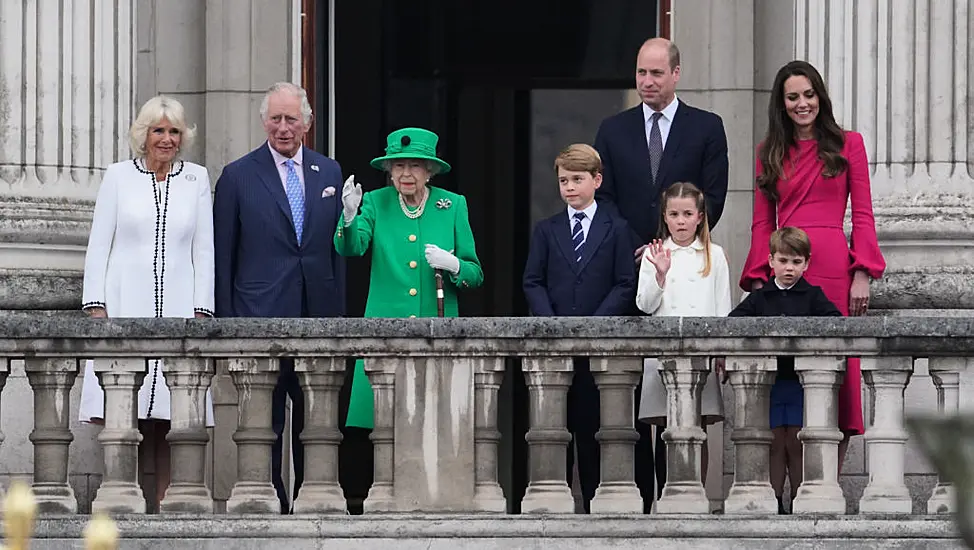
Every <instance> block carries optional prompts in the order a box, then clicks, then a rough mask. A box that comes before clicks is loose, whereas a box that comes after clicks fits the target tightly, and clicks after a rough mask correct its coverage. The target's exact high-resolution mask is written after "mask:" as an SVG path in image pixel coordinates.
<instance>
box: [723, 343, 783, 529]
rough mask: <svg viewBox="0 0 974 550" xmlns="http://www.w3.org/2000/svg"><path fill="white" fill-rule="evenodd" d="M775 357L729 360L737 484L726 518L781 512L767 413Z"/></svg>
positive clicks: (728, 502)
mask: <svg viewBox="0 0 974 550" xmlns="http://www.w3.org/2000/svg"><path fill="white" fill-rule="evenodd" d="M777 368H778V360H777V358H776V357H768V356H739V357H728V358H727V363H726V369H727V373H728V375H729V378H730V384H731V388H733V390H734V431H733V432H731V441H733V442H734V483H733V485H731V488H730V492H729V493H728V495H727V500H726V501H725V502H724V513H725V514H774V513H776V512H777V510H778V503H777V500H775V496H774V489H772V488H771V482H770V476H769V472H770V450H771V449H770V448H771V428H770V424H769V422H768V411H769V410H770V405H771V386H772V385H773V384H774V379H775V373H776V371H777Z"/></svg>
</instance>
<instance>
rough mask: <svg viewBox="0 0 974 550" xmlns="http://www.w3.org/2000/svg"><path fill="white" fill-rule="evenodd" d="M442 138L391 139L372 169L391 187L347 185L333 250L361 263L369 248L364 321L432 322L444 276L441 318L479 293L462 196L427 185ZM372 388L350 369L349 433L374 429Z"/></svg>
mask: <svg viewBox="0 0 974 550" xmlns="http://www.w3.org/2000/svg"><path fill="white" fill-rule="evenodd" d="M437 141H439V138H438V137H437V135H436V134H434V133H433V132H430V131H429V130H424V129H422V128H403V129H401V130H396V131H395V132H392V133H391V134H389V137H388V138H387V145H386V154H385V156H382V157H378V158H376V159H373V160H372V162H371V165H372V167H373V168H376V169H379V170H383V171H385V172H386V173H388V174H389V178H390V180H391V181H392V185H391V186H387V187H384V188H382V189H376V190H374V191H370V192H368V193H365V194H364V195H363V194H362V186H361V185H360V184H356V183H355V178H354V176H352V177H350V178H348V180H347V181H346V182H345V186H344V188H343V189H342V204H343V207H344V212H343V214H342V219H341V220H340V221H339V222H338V230H337V231H335V249H336V250H338V253H339V254H341V255H343V256H361V255H363V254H365V251H366V250H368V248H369V245H370V244H371V245H372V273H371V278H370V280H369V298H368V302H367V303H366V305H365V316H366V317H436V315H437V304H436V279H435V276H434V274H435V273H436V271H437V270H439V271H441V272H442V275H443V294H444V297H443V298H444V299H443V314H444V316H446V317H456V316H457V315H458V311H457V290H460V289H468V288H476V287H478V286H480V285H481V283H483V280H484V272H483V270H481V268H480V260H478V259H477V250H476V247H475V245H474V240H473V231H471V229H470V220H469V219H468V217H467V201H466V200H465V199H464V198H463V195H458V194H456V193H451V192H449V191H446V190H444V189H440V188H439V187H433V186H431V185H429V181H430V178H432V177H433V176H435V175H436V174H443V173H446V172H449V171H450V165H449V164H447V163H446V162H444V161H443V160H441V159H439V158H437V157H436V144H437ZM360 205H361V211H360V210H359V206H360ZM372 397H373V396H372V387H371V386H370V385H369V381H368V378H367V376H366V374H365V368H364V366H363V363H362V361H361V360H360V361H357V362H356V363H355V372H354V374H353V377H352V394H351V401H350V403H349V410H348V418H347V420H346V425H347V426H351V427H358V428H372V427H373V423H372V420H373V419H372Z"/></svg>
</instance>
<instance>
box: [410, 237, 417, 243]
mask: <svg viewBox="0 0 974 550" xmlns="http://www.w3.org/2000/svg"><path fill="white" fill-rule="evenodd" d="M409 242H411V243H414V242H416V235H410V236H409Z"/></svg>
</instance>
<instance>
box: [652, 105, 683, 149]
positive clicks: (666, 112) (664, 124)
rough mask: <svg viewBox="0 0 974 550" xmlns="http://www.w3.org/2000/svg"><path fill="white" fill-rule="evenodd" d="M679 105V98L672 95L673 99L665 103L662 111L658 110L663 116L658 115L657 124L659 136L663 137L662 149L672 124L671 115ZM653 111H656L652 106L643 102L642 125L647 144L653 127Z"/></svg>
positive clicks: (674, 114) (664, 147) (674, 113)
mask: <svg viewBox="0 0 974 550" xmlns="http://www.w3.org/2000/svg"><path fill="white" fill-rule="evenodd" d="M679 106H680V100H679V99H677V98H676V97H675V96H674V97H673V101H671V102H670V104H669V105H667V106H666V107H664V108H663V110H662V111H660V112H661V113H663V116H661V117H660V119H659V122H658V123H657V124H658V125H659V133H660V137H662V138H663V150H664V151H665V150H666V138H668V137H669V136H670V126H672V125H673V117H675V116H676V109H677V107H679ZM655 112H656V111H654V110H653V109H652V107H650V106H649V105H646V104H645V103H643V120H644V121H645V124H644V125H643V127H644V128H643V129H644V130H645V131H646V144H647V145H649V134H650V131H651V130H652V129H653V119H652V116H653V113H655Z"/></svg>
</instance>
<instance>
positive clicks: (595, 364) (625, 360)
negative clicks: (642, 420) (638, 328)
mask: <svg viewBox="0 0 974 550" xmlns="http://www.w3.org/2000/svg"><path fill="white" fill-rule="evenodd" d="M590 368H591V370H592V375H593V376H594V377H595V383H596V384H597V385H598V387H599V418H600V420H601V424H602V425H601V426H600V427H599V431H598V433H596V434H595V438H596V439H597V440H598V441H599V449H600V452H601V461H600V471H601V475H602V479H601V480H600V483H599V488H598V489H596V490H595V496H594V497H593V498H592V503H591V509H592V513H596V514H601V513H605V514H611V513H616V514H618V513H622V514H626V513H642V511H643V498H642V496H641V495H640V494H639V488H638V487H637V486H636V478H635V460H636V447H635V445H636V441H638V440H639V434H638V433H637V432H636V427H635V426H634V425H633V418H635V416H636V415H635V407H636V398H635V391H636V386H637V385H638V384H639V379H640V378H641V377H642V372H643V360H642V358H640V357H619V358H615V357H613V358H601V359H596V358H593V359H591V367H590Z"/></svg>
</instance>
